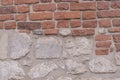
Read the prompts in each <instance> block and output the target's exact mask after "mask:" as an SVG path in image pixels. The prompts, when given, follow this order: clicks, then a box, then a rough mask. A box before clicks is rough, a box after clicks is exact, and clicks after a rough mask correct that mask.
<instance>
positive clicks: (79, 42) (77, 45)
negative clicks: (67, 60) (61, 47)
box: [64, 37, 93, 56]
mask: <svg viewBox="0 0 120 80" xmlns="http://www.w3.org/2000/svg"><path fill="white" fill-rule="evenodd" d="M92 41H93V40H91V39H88V38H85V37H76V38H75V39H73V38H66V39H65V42H64V44H65V49H66V51H67V52H68V54H70V55H72V56H79V55H82V54H91V53H92V51H93V49H92V47H91V46H92V45H93V43H92Z"/></svg>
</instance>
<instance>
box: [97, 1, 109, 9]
mask: <svg viewBox="0 0 120 80" xmlns="http://www.w3.org/2000/svg"><path fill="white" fill-rule="evenodd" d="M109 7H110V4H109V2H108V1H105V2H104V1H100V2H97V8H98V10H108V9H109Z"/></svg>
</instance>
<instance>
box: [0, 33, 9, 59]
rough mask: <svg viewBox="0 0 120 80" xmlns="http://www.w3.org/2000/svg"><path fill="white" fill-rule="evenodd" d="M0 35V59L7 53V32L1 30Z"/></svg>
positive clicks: (5, 56) (4, 57)
mask: <svg viewBox="0 0 120 80" xmlns="http://www.w3.org/2000/svg"><path fill="white" fill-rule="evenodd" d="M1 33H2V35H1V36H0V59H6V58H7V55H8V34H7V32H1Z"/></svg>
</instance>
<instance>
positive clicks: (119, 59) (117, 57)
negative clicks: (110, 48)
mask: <svg viewBox="0 0 120 80" xmlns="http://www.w3.org/2000/svg"><path fill="white" fill-rule="evenodd" d="M115 60H116V64H117V65H119V66H120V52H117V53H115Z"/></svg>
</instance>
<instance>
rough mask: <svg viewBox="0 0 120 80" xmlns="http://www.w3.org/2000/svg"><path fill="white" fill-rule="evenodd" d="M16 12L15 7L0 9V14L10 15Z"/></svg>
mask: <svg viewBox="0 0 120 80" xmlns="http://www.w3.org/2000/svg"><path fill="white" fill-rule="evenodd" d="M15 12H16V7H15V6H4V7H0V14H12V13H15Z"/></svg>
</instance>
